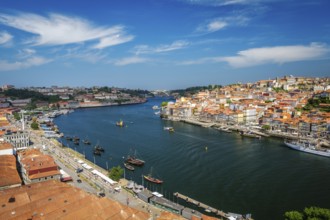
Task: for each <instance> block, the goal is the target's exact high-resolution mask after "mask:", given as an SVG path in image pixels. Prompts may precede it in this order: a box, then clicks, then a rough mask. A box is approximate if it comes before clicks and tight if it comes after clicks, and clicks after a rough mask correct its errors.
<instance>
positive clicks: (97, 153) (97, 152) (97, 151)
mask: <svg viewBox="0 0 330 220" xmlns="http://www.w3.org/2000/svg"><path fill="white" fill-rule="evenodd" d="M93 154H94V155H98V156H101V151H99V150H94V151H93Z"/></svg>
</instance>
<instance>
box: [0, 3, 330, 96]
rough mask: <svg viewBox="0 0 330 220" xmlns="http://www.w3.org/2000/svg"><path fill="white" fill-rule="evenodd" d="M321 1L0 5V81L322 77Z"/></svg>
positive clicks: (325, 67)
mask: <svg viewBox="0 0 330 220" xmlns="http://www.w3.org/2000/svg"><path fill="white" fill-rule="evenodd" d="M329 8H330V2H329V1H327V0H305V1H298V0H290V1H284V0H235V1H233V0H166V1H165V0H159V1H152V0H141V1H135V0H122V1H106V0H97V1H93V2H90V1H82V0H80V1H77V0H72V1H64V0H58V1H54V2H53V1H34V2H33V3H31V2H28V1H18V0H3V1H2V2H1V4H0V51H1V53H0V75H1V84H12V85H15V86H16V87H24V86H52V85H58V86H86V87H90V86H115V87H123V88H132V89H137V88H139V89H148V90H154V89H179V88H186V87H191V86H199V85H210V84H220V85H227V84H231V83H236V82H243V83H245V82H254V81H257V80H261V79H269V78H275V77H281V76H284V75H294V76H310V77H326V76H330V73H329V70H330V62H329V58H330V57H329V55H330V47H329V44H330V24H329V20H330V14H329V13H328V9H329Z"/></svg>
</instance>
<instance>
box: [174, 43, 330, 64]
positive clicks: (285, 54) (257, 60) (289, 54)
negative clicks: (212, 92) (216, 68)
mask: <svg viewBox="0 0 330 220" xmlns="http://www.w3.org/2000/svg"><path fill="white" fill-rule="evenodd" d="M329 52H330V48H329V47H328V46H327V45H324V44H319V43H311V44H310V45H308V46H303V45H293V46H277V47H261V48H252V49H248V50H242V51H239V52H238V53H237V55H236V56H225V57H223V56H222V57H221V56H219V57H205V58H201V59H197V60H189V61H183V62H181V63H180V64H181V65H194V64H204V63H218V62H227V63H228V64H229V65H230V66H232V67H235V68H242V67H250V66H257V65H262V64H267V63H276V64H283V63H290V62H296V61H305V60H315V59H322V58H324V55H326V54H327V53H329Z"/></svg>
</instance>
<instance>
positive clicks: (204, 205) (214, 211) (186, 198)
mask: <svg viewBox="0 0 330 220" xmlns="http://www.w3.org/2000/svg"><path fill="white" fill-rule="evenodd" d="M173 195H174V196H176V197H177V198H180V199H182V200H185V201H186V202H189V203H192V204H194V205H196V206H198V207H200V208H203V209H205V211H206V212H212V213H214V214H216V215H219V216H221V217H222V218H226V219H232V218H230V217H234V218H235V219H251V218H250V217H248V218H243V216H242V215H240V214H234V213H225V212H224V211H221V210H218V209H216V208H212V207H210V206H208V205H206V204H204V203H201V202H199V201H197V200H194V199H192V198H190V197H188V196H185V195H182V194H180V193H178V192H176V193H174V194H173ZM249 216H250V215H249Z"/></svg>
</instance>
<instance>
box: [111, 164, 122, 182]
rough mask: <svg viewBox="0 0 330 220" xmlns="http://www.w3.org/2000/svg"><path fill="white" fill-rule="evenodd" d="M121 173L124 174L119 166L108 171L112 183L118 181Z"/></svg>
mask: <svg viewBox="0 0 330 220" xmlns="http://www.w3.org/2000/svg"><path fill="white" fill-rule="evenodd" d="M123 173H124V169H123V168H121V167H120V166H116V167H112V169H111V170H110V171H109V177H110V178H111V179H113V180H114V181H119V179H120V178H121V177H122V175H123Z"/></svg>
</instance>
